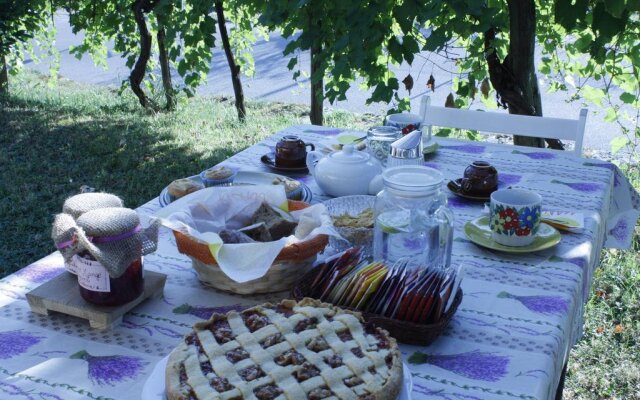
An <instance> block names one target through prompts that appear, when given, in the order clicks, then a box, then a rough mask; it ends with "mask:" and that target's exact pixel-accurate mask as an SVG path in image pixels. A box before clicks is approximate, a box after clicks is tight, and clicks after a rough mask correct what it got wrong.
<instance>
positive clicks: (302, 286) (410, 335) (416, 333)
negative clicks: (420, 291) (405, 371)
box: [291, 268, 462, 346]
mask: <svg viewBox="0 0 640 400" xmlns="http://www.w3.org/2000/svg"><path fill="white" fill-rule="evenodd" d="M317 273H318V269H315V268H314V269H312V270H310V271H309V272H307V273H306V274H305V275H304V276H303V277H302V278H301V279H300V280H299V281H298V283H297V284H296V286H294V287H293V289H292V290H291V295H292V297H293V298H294V299H296V300H298V301H300V300H301V299H303V298H304V297H311V296H310V295H309V294H310V293H311V282H313V281H314V278H315V276H316V274H317ZM461 301H462V288H459V289H458V292H457V293H456V297H455V298H454V299H453V304H451V308H450V309H449V311H447V312H446V313H445V314H444V315H443V316H442V318H441V319H440V321H438V322H436V323H434V324H418V323H415V322H408V321H400V320H397V319H393V318H389V317H384V316H382V315H379V314H372V313H367V312H361V311H360V312H361V313H362V316H363V317H364V319H365V320H366V321H367V322H370V323H372V324H374V325H376V326H379V327H381V328H384V329H386V330H387V331H388V332H389V334H390V335H391V336H392V337H394V338H395V339H396V340H397V341H398V342H400V343H405V344H414V345H422V346H426V345H429V344H431V343H432V342H433V341H434V340H436V339H437V338H438V337H439V336H440V335H441V334H442V332H444V330H445V329H446V328H447V325H449V321H451V318H452V317H453V314H455V313H456V310H457V309H458V306H459V305H460V302H461ZM341 307H342V306H341ZM342 308H345V309H351V308H349V307H342ZM354 311H358V310H354Z"/></svg>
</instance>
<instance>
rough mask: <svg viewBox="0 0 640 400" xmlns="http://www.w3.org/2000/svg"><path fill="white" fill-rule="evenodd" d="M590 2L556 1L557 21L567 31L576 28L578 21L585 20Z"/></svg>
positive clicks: (580, 0)
mask: <svg viewBox="0 0 640 400" xmlns="http://www.w3.org/2000/svg"><path fill="white" fill-rule="evenodd" d="M587 5H588V0H575V3H574V2H573V1H572V0H556V2H555V9H554V14H555V19H556V21H557V22H558V23H559V24H560V25H562V26H563V27H564V28H565V29H567V30H572V29H574V28H575V27H576V25H577V23H578V20H583V19H584V17H585V15H586V13H587Z"/></svg>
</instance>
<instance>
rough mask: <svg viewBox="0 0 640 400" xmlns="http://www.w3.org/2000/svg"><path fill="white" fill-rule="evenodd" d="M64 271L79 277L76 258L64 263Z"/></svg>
mask: <svg viewBox="0 0 640 400" xmlns="http://www.w3.org/2000/svg"><path fill="white" fill-rule="evenodd" d="M64 269H66V270H67V271H69V272H71V273H72V274H74V275H78V266H77V265H76V260H75V256H74V257H72V258H71V260H69V261H66V260H65V262H64Z"/></svg>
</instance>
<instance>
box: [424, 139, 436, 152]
mask: <svg viewBox="0 0 640 400" xmlns="http://www.w3.org/2000/svg"><path fill="white" fill-rule="evenodd" d="M439 147H440V145H439V144H438V142H434V141H433V140H432V141H431V143H430V144H428V145H427V146H424V147H423V148H422V154H425V155H426V154H433V153H435V152H436V151H438V148H439Z"/></svg>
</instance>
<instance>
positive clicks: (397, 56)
mask: <svg viewBox="0 0 640 400" xmlns="http://www.w3.org/2000/svg"><path fill="white" fill-rule="evenodd" d="M387 50H389V55H390V56H391V58H392V59H393V60H394V61H396V62H397V63H401V62H402V45H401V44H400V42H399V41H398V38H396V37H395V36H392V37H391V38H390V39H389V43H388V44H387Z"/></svg>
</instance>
